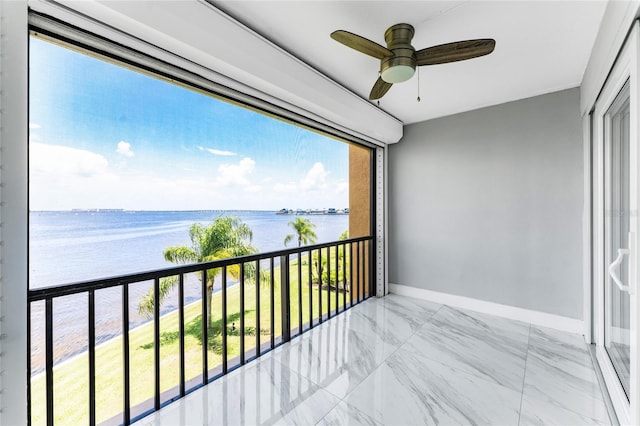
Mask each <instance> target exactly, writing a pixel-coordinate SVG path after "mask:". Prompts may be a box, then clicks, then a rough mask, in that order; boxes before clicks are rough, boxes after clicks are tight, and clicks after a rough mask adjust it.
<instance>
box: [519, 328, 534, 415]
mask: <svg viewBox="0 0 640 426" xmlns="http://www.w3.org/2000/svg"><path fill="white" fill-rule="evenodd" d="M531 327H532V326H531V324H529V337H528V339H527V353H526V355H525V357H524V374H523V375H522V391H521V392H520V410H518V425H520V422H521V421H522V401H523V400H524V385H525V383H526V382H527V363H528V361H529V345H530V344H531Z"/></svg>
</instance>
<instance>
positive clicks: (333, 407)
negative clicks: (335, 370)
mask: <svg viewBox="0 0 640 426" xmlns="http://www.w3.org/2000/svg"><path fill="white" fill-rule="evenodd" d="M321 389H322V390H324V391H325V392H326V393H328V394H329V395H331V396H333V397H335V399H336V400H337V402H336V403H335V404H334V405H333V406H332V407H331V408H330V409H329V410H327V412H326V413H324V416H322V417H320V419H318V421H317V422H315V425H318V424H319V423H320V422H321V421H323V420H324V419H325V418H326V417H327V416H328V415H329V413H331V412H332V411H333V410H335V409H336V407H337V406H338V405H340V403H341V402H342V399H341V398H340V397H338V396H335V395H334V394H332V393H331V392H329V391H328V390H326V389H325V388H322V387H321Z"/></svg>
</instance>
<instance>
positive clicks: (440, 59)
mask: <svg viewBox="0 0 640 426" xmlns="http://www.w3.org/2000/svg"><path fill="white" fill-rule="evenodd" d="M495 47H496V41H495V40H494V39H492V38H480V39H477V40H465V41H456V42H453V43H447V44H441V45H439V46H433V47H427V48H426V49H422V50H418V51H417V52H416V65H436V64H446V63H447V62H456V61H464V60H465V59H472V58H477V57H478V56H484V55H488V54H489V53H491V52H493V49H494V48H495Z"/></svg>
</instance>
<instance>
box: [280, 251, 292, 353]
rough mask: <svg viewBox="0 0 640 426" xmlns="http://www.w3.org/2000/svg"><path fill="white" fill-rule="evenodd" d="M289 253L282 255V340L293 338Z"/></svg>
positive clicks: (286, 340)
mask: <svg viewBox="0 0 640 426" xmlns="http://www.w3.org/2000/svg"><path fill="white" fill-rule="evenodd" d="M290 294H291V293H290V291H289V255H288V254H287V255H285V256H280V311H281V315H280V317H281V318H282V341H283V342H288V341H290V340H291V303H290V301H289V296H290Z"/></svg>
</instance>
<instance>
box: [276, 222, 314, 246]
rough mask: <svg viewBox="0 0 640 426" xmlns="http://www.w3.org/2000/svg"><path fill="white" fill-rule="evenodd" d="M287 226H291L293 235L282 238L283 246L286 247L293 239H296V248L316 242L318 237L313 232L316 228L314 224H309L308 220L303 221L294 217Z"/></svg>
mask: <svg viewBox="0 0 640 426" xmlns="http://www.w3.org/2000/svg"><path fill="white" fill-rule="evenodd" d="M289 226H291V227H292V228H293V229H294V231H296V233H295V235H294V234H289V235H287V236H286V237H285V238H284V245H285V246H286V245H287V244H289V242H290V241H291V240H292V239H293V237H295V236H297V237H298V247H300V246H301V245H302V244H309V243H315V242H316V241H318V236H317V235H316V233H315V231H314V230H313V229H314V228H315V227H316V224H315V223H313V222H311V221H310V220H309V219H303V218H301V217H296V219H295V220H292V221H291V222H289Z"/></svg>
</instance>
